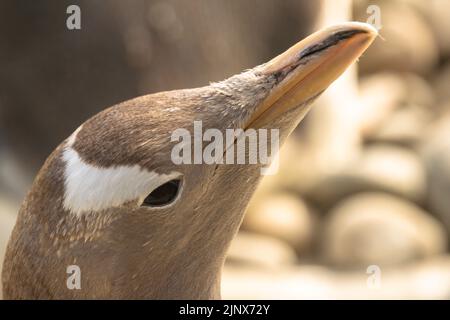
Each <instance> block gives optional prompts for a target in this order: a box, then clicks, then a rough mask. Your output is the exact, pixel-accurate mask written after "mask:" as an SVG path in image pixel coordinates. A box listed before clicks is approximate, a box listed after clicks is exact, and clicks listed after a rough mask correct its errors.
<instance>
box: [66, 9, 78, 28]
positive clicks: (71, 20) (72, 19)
mask: <svg viewBox="0 0 450 320" xmlns="http://www.w3.org/2000/svg"><path fill="white" fill-rule="evenodd" d="M66 13H67V14H69V16H68V17H67V19H66V27H67V29H69V30H80V29H81V9H80V7H79V6H77V5H76V4H72V5H70V6H68V7H67V9H66Z"/></svg>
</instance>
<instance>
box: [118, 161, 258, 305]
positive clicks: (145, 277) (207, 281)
mask: <svg viewBox="0 0 450 320" xmlns="http://www.w3.org/2000/svg"><path fill="white" fill-rule="evenodd" d="M225 170H229V167H226V166H224V167H221V168H219V169H217V170H216V172H217V173H216V176H215V177H213V178H212V179H211V183H210V184H208V185H207V186H205V190H204V195H203V196H202V200H201V202H200V203H198V204H197V205H196V206H195V207H194V210H193V211H192V218H191V219H189V220H190V221H191V224H190V225H189V226H187V225H186V224H185V223H184V224H171V225H170V228H169V226H168V225H164V224H158V222H157V221H155V223H154V224H153V225H152V226H150V229H151V230H149V226H142V225H141V226H140V225H139V223H138V222H136V221H135V220H131V219H130V223H131V224H132V225H131V226H129V227H128V226H126V227H125V228H124V224H123V223H122V222H118V228H119V225H120V229H121V233H120V234H121V237H124V238H123V241H122V239H118V241H117V242H118V243H122V244H123V245H124V247H123V249H122V250H120V252H122V254H123V256H122V257H121V258H120V259H116V261H120V264H121V267H120V268H119V269H121V268H123V270H124V271H125V272H126V276H124V277H123V278H122V277H121V278H122V279H123V281H120V286H119V287H118V289H117V291H118V292H117V293H118V294H120V295H122V296H123V295H124V296H125V297H126V296H129V297H137V298H144V299H155V298H157V299H219V298H220V297H221V294H220V284H221V276H222V268H223V265H224V262H225V257H226V253H227V250H228V247H229V245H230V243H231V241H232V240H233V238H234V236H235V235H236V233H237V232H238V230H239V226H240V225H241V222H242V219H243V216H244V212H245V209H246V206H247V204H248V202H249V200H250V198H251V195H252V194H253V192H254V189H255V188H256V186H257V184H258V181H259V180H260V178H261V176H260V175H258V174H254V172H253V171H254V170H259V169H257V168H254V169H252V170H251V171H248V168H247V169H246V168H245V166H243V168H242V171H239V170H234V171H233V172H232V173H231V174H224V173H225V172H222V171H225ZM224 176H225V177H227V180H226V181H224V180H223V177H224ZM230 184H231V185H234V186H242V188H230ZM211 190H214V192H211ZM230 193H232V194H230ZM218 195H219V196H218ZM225 195H226V196H225ZM230 197H232V198H233V199H234V200H233V201H230V200H229V199H230ZM181 213H182V214H189V213H186V212H181ZM177 214H180V212H177ZM188 227H189V230H187V229H188ZM123 230H130V234H129V235H127V234H126V233H124V232H123ZM131 230H132V231H131ZM145 234H147V235H149V234H150V235H152V236H151V238H148V237H145V239H146V240H144V237H143V236H142V235H145ZM131 237H132V238H133V240H132V241H131V242H130V241H128V242H125V239H126V238H128V239H130V238H131ZM125 244H126V245H125ZM130 247H132V248H139V250H135V251H133V252H130V251H129V250H127V248H130ZM136 288H138V289H136Z"/></svg>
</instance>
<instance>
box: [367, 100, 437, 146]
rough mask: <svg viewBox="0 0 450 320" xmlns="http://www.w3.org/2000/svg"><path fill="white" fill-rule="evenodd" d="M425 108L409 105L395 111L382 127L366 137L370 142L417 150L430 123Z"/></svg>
mask: <svg viewBox="0 0 450 320" xmlns="http://www.w3.org/2000/svg"><path fill="white" fill-rule="evenodd" d="M430 119H431V117H430V114H429V113H428V112H426V111H425V108H423V107H420V106H416V105H409V106H405V107H403V108H401V109H398V110H396V111H394V112H393V113H392V114H391V115H390V116H389V117H388V118H387V119H386V121H385V122H384V123H383V124H382V125H380V127H379V128H378V129H377V130H375V132H373V133H372V135H370V136H368V137H366V139H367V140H368V141H370V142H377V143H389V144H397V145H400V146H405V147H412V148H415V147H416V146H418V145H419V144H420V142H421V141H422V139H423V133H424V132H425V131H426V129H427V125H428V124H429V123H430Z"/></svg>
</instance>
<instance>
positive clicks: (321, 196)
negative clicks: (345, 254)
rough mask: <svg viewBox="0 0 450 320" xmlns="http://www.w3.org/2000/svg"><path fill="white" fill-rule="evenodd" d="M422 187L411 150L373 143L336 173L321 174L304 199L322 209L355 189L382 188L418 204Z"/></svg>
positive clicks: (418, 165)
mask: <svg viewBox="0 0 450 320" xmlns="http://www.w3.org/2000/svg"><path fill="white" fill-rule="evenodd" d="M425 190H426V173H425V169H424V168H423V167H422V163H421V161H420V158H419V157H418V156H417V155H416V154H415V153H413V152H411V151H409V150H407V149H404V148H399V147H394V146H387V145H373V146H370V147H367V148H366V149H365V152H363V154H362V156H361V158H360V159H358V161H356V162H354V163H351V164H349V165H348V167H347V168H346V169H344V170H342V171H341V172H340V173H337V174H333V175H325V176H323V177H322V180H321V181H320V182H318V183H317V185H316V186H315V187H314V188H312V189H311V191H310V193H309V194H308V198H309V199H311V200H312V201H313V202H314V203H315V204H316V205H320V206H322V207H323V208H325V209H326V208H330V207H331V206H332V205H333V204H335V203H336V202H337V201H339V200H340V199H342V198H344V197H347V196H349V195H351V194H354V193H356V192H363V191H384V192H388V193H393V194H396V195H399V196H402V197H404V198H407V199H410V200H412V201H414V202H417V203H422V202H423V201H424V198H425Z"/></svg>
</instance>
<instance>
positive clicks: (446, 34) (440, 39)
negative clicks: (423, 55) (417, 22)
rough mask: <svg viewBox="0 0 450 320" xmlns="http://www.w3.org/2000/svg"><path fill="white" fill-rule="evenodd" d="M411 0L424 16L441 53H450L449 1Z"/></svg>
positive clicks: (447, 54) (444, 54)
mask: <svg viewBox="0 0 450 320" xmlns="http://www.w3.org/2000/svg"><path fill="white" fill-rule="evenodd" d="M403 1H405V0H403ZM406 1H411V0H406ZM412 2H413V4H414V5H415V6H416V7H417V8H418V10H420V12H421V13H422V14H423V15H424V16H425V17H426V20H427V23H428V24H429V25H430V27H431V30H432V31H433V33H434V37H435V38H436V40H437V44H438V47H439V50H440V53H441V55H442V56H447V57H448V56H449V55H450V19H449V18H448V13H449V12H450V2H448V1H442V0H429V1H422V0H414V1H412Z"/></svg>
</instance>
